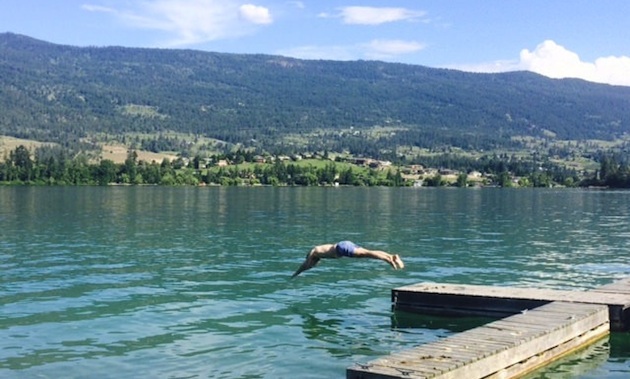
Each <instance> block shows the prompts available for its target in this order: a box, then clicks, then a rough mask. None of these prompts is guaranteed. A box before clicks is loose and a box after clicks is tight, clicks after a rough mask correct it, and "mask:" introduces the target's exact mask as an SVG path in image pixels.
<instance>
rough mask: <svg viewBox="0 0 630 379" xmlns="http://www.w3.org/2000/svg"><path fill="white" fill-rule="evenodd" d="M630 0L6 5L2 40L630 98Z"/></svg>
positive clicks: (63, 0) (0, 20)
mask: <svg viewBox="0 0 630 379" xmlns="http://www.w3.org/2000/svg"><path fill="white" fill-rule="evenodd" d="M628 25H630V1H628V0H483V1H482V0H415V1H412V0H388V1H374V0H352V1H350V0H348V1H339V0H330V1H327V0H301V1H292V0H55V1H51V0H2V7H1V8H0V32H13V33H19V34H24V35H28V36H31V37H35V38H38V39H42V40H45V41H49V42H54V43H59V44H68V45H76V46H129V47H158V48H186V49H195V50H205V51H216V52H229V53H264V54H279V55H285V56H291V57H296V58H303V59H332V60H358V59H367V60H383V61H388V62H402V63H408V64H418V65H424V66H429V67H446V68H455V69H460V70H466V71H475V72H502V71H514V70H530V71H534V72H538V73H540V74H543V75H546V76H549V77H552V78H562V77H578V78H582V79H586V80H589V81H594V82H601V83H609V84H617V85H626V86H630V29H629V26H628Z"/></svg>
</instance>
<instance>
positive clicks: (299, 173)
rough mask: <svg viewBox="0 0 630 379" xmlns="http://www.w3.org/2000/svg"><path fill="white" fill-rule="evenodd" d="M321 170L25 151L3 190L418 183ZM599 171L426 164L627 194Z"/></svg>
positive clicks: (13, 157) (443, 159) (625, 165)
mask: <svg viewBox="0 0 630 379" xmlns="http://www.w3.org/2000/svg"><path fill="white" fill-rule="evenodd" d="M324 159H326V162H325V163H323V164H318V165H313V164H299V163H296V162H286V161H284V160H282V159H278V158H277V157H276V159H275V160H274V161H273V163H268V164H249V163H252V162H254V161H255V160H256V157H255V156H254V155H253V154H252V153H251V152H249V151H246V150H239V151H236V152H232V153H228V154H220V155H214V156H212V157H211V159H210V160H209V162H211V164H210V167H208V168H205V167H204V164H203V163H202V162H203V160H202V159H201V158H200V157H199V156H196V157H195V158H194V159H192V160H190V161H187V160H184V159H182V158H178V159H176V160H173V161H171V160H169V159H164V160H163V161H162V162H161V163H157V162H155V161H154V162H150V163H149V162H146V161H143V160H138V155H137V153H136V152H135V151H133V150H130V151H129V153H128V156H127V159H126V160H125V161H124V162H123V163H120V164H117V163H115V162H113V161H111V160H108V159H103V160H100V161H98V162H96V163H95V161H94V160H93V159H91V158H90V157H89V156H87V155H85V154H76V155H74V156H71V155H70V153H69V152H68V151H66V150H63V149H60V148H51V147H46V146H45V147H41V148H37V149H35V153H34V154H33V155H31V152H30V151H29V150H28V149H27V148H26V147H25V146H23V145H20V146H18V147H16V148H15V149H14V150H12V151H10V152H9V154H8V155H7V156H6V157H5V159H4V161H3V162H0V183H4V184H33V185H108V184H128V185H141V184H153V185H200V184H210V185H228V186H229V185H259V184H260V185H295V186H318V185H333V184H339V185H353V186H406V185H412V184H413V183H412V182H410V181H409V180H405V178H404V176H403V174H402V170H401V168H400V166H397V167H395V168H391V169H385V170H376V169H368V168H363V167H359V166H356V165H352V164H345V163H343V164H342V163H340V162H339V161H337V162H335V161H331V160H328V159H327V157H324ZM221 160H227V161H230V162H232V164H231V165H229V166H218V165H217V164H216V163H217V162H219V161H221ZM600 162H601V164H600V169H599V170H597V172H596V173H595V174H594V175H592V176H590V177H587V178H580V176H579V175H578V173H576V172H575V171H574V170H568V169H565V168H562V167H559V166H555V165H553V164H551V163H549V162H532V161H529V160H524V159H517V158H515V157H513V156H507V155H503V156H493V157H484V158H482V159H471V158H465V157H457V156H455V155H449V154H445V155H442V156H440V157H432V158H431V159H427V161H426V162H424V163H425V164H435V165H436V166H433V167H448V168H450V169H456V170H458V172H460V174H459V176H458V177H457V180H456V181H455V182H453V183H447V182H446V181H444V180H443V176H442V175H441V174H435V175H433V176H430V177H427V178H424V182H423V185H426V186H444V185H454V186H460V187H465V186H467V185H468V184H469V183H468V180H467V173H470V172H472V171H479V172H481V173H483V174H485V175H486V176H487V177H488V178H492V179H491V182H488V183H486V184H492V185H497V186H502V187H509V186H512V185H514V183H513V178H514V177H518V178H519V180H518V183H517V185H518V186H522V187H549V186H552V185H557V184H560V185H564V186H606V187H611V188H630V163H629V161H628V159H624V158H623V157H622V156H620V155H609V156H606V155H605V156H602V157H601V158H600Z"/></svg>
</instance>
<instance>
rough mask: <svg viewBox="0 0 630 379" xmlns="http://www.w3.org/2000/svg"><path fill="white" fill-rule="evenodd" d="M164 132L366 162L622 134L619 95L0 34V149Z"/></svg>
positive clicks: (628, 91) (489, 77)
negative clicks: (7, 139) (20, 143)
mask: <svg viewBox="0 0 630 379" xmlns="http://www.w3.org/2000/svg"><path fill="white" fill-rule="evenodd" d="M166 131H169V132H178V133H187V134H192V135H196V136H198V137H199V138H208V139H210V138H212V139H217V140H220V141H224V142H226V143H239V144H241V145H243V146H246V147H247V146H252V147H256V148H258V149H260V150H265V151H272V152H291V151H295V150H306V151H316V150H320V151H322V150H328V151H344V150H345V151H350V152H352V153H354V154H357V155H369V156H374V157H377V156H379V155H380V154H382V153H384V152H391V151H395V149H396V148H397V147H400V146H407V147H409V148H427V149H431V148H439V147H444V146H449V147H455V148H462V149H465V150H478V151H479V150H486V151H487V150H491V149H497V148H510V147H511V148H519V147H523V146H524V145H523V141H525V140H527V139H525V138H522V137H527V136H531V137H538V138H541V139H549V140H588V139H599V140H613V139H616V138H619V137H620V136H623V135H624V134H626V133H628V132H629V131H630V88H628V87H620V86H609V85H603V84H593V83H588V82H585V81H581V80H552V79H548V78H545V77H543V76H540V75H536V74H533V73H528V72H514V73H504V74H473V73H464V72H460V71H455V70H444V69H433V68H427V67H422V66H414V65H404V64H393V63H383V62H375V61H354V62H337V61H307V60H297V59H292V58H285V57H280V56H268V55H238V54H219V53H209V52H201V51H192V50H163V49H139V48H121V47H103V48H101V47H71V46H62V45H55V44H51V43H47V42H43V41H39V40H35V39H32V38H29V37H25V36H21V35H16V34H10V33H7V34H0V135H8V136H14V137H20V138H28V139H32V140H37V141H54V142H59V143H61V144H62V145H68V144H71V143H78V142H79V141H85V139H84V138H85V137H93V136H95V135H104V134H107V135H109V136H123V135H126V136H130V135H136V136H138V135H142V136H147V135H149V136H150V135H153V136H157V135H158V134H159V133H160V132H166ZM515 137H519V138H515ZM155 138H156V139H155V140H153V141H152V143H153V145H152V146H153V148H154V149H156V150H159V149H160V146H159V145H157V144H156V142H157V141H158V140H157V137H155ZM162 140H164V138H162ZM163 142H164V141H163ZM142 143H144V144H145V145H147V146H150V145H151V141H147V140H146V137H143V141H142ZM168 147H169V146H168V143H165V146H164V149H168Z"/></svg>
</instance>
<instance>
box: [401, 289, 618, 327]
mask: <svg viewBox="0 0 630 379" xmlns="http://www.w3.org/2000/svg"><path fill="white" fill-rule="evenodd" d="M553 301H565V302H571V303H583V304H601V305H606V306H608V309H609V317H610V324H611V329H612V330H614V331H623V330H630V279H628V280H621V281H618V282H615V283H612V284H609V285H606V286H602V287H599V288H596V289H594V290H590V291H559V290H546V289H535V288H514V287H497V286H479V285H461V284H443V283H420V284H414V285H410V286H404V287H399V288H395V289H393V290H392V304H393V308H394V310H400V311H407V312H412V313H422V314H429V315H450V316H489V317H495V318H500V317H505V316H509V315H513V314H515V313H518V312H522V311H524V310H527V309H533V308H536V307H540V306H541V305H545V304H548V303H550V302H553Z"/></svg>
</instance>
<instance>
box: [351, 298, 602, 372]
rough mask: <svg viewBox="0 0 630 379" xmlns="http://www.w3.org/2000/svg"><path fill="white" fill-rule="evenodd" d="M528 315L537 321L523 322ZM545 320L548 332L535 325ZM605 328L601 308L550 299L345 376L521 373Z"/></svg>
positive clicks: (577, 345) (390, 357)
mask: <svg viewBox="0 0 630 379" xmlns="http://www.w3.org/2000/svg"><path fill="white" fill-rule="evenodd" d="M563 312H564V313H563ZM540 316H542V318H541V317H540ZM527 319H534V320H535V321H534V322H529V323H523V321H524V320H527ZM543 320H544V324H546V326H547V330H541V329H540V327H539V326H540V325H539V323H541V322H542V321H543ZM608 326H609V323H608V310H607V307H605V306H602V305H594V304H571V303H559V302H554V303H550V304H547V305H545V306H542V307H540V308H537V309H534V310H531V311H529V312H527V313H525V314H517V315H514V316H512V317H509V318H508V319H506V320H500V321H496V322H494V323H490V324H488V325H486V326H481V327H479V328H475V329H471V330H469V331H466V332H463V333H460V334H457V335H454V336H451V337H448V338H446V339H443V340H439V341H436V342H433V343H431V344H427V345H423V346H421V347H418V348H414V349H410V350H408V351H405V352H404V353H396V354H392V355H391V356H388V357H385V358H381V359H377V360H374V361H372V362H369V363H368V364H366V365H355V366H353V367H350V368H348V370H347V373H346V375H347V378H350V379H358V378H362V379H373V378H426V379H430V378H431V379H447V378H453V379H455V378H463V377H465V378H483V377H486V376H489V375H499V376H500V377H503V374H501V373H500V372H501V371H502V370H503V371H504V374H509V375H513V374H514V373H520V372H525V371H528V370H532V369H535V368H536V367H538V366H539V365H541V364H545V363H547V362H549V361H550V360H553V359H556V358H557V357H558V356H561V355H562V354H566V353H567V352H570V351H573V350H574V349H576V348H578V347H580V346H582V345H583V344H584V343H587V342H590V341H592V340H593V339H595V338H598V337H601V336H603V335H605V334H607V333H608V330H609V328H608ZM515 332H516V333H517V335H515V334H514V333H515ZM518 333H520V335H518ZM536 357H537V358H536Z"/></svg>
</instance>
